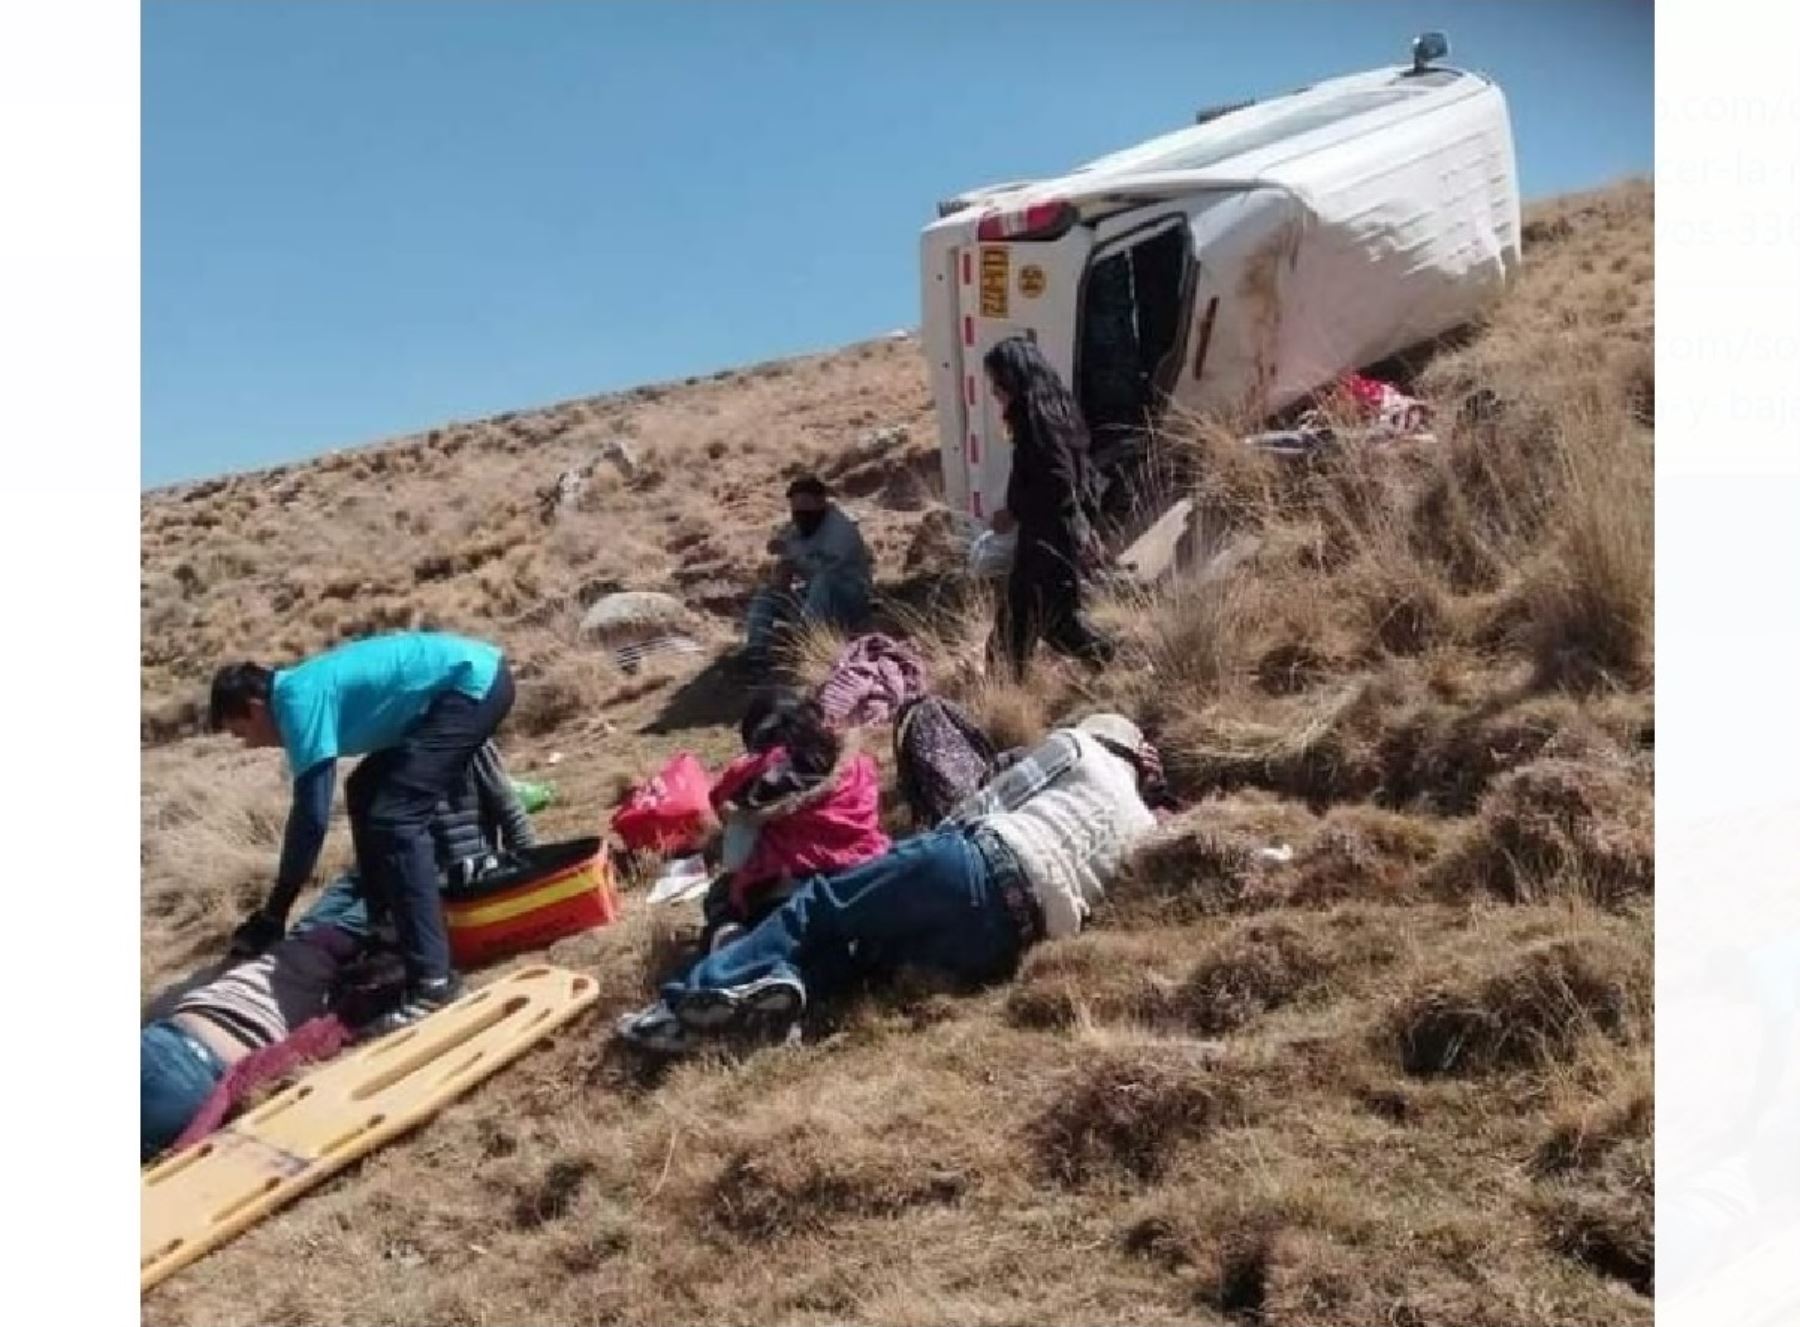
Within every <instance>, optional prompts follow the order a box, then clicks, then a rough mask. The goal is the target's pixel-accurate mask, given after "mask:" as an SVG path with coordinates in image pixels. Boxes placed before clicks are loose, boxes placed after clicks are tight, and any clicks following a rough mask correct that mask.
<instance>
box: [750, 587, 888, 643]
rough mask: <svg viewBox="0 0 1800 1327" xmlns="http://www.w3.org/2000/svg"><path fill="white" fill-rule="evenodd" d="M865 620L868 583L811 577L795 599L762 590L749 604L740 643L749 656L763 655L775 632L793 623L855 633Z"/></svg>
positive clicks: (773, 590) (867, 615) (793, 596)
mask: <svg viewBox="0 0 1800 1327" xmlns="http://www.w3.org/2000/svg"><path fill="white" fill-rule="evenodd" d="M868 617H869V583H868V582H867V581H865V580H863V579H862V578H861V577H858V576H848V575H835V576H834V575H832V574H830V573H829V572H827V573H822V574H820V575H818V576H814V577H813V578H812V580H810V581H808V582H807V584H806V588H805V589H804V590H803V591H802V592H801V593H800V594H798V595H794V594H791V593H789V592H787V591H784V590H775V589H770V588H769V587H767V586H765V587H763V588H762V589H760V590H758V591H757V592H756V594H755V595H754V597H752V598H751V600H750V609H749V612H748V614H747V615H746V617H745V621H744V642H745V644H746V645H747V646H748V647H749V649H750V652H751V653H752V654H766V653H768V650H769V647H770V646H771V645H772V644H774V636H775V629H776V628H777V627H779V626H782V625H784V624H787V623H792V622H795V621H796V620H797V621H799V622H802V623H806V622H817V623H819V624H821V625H823V626H828V627H836V628H837V629H838V630H840V631H855V630H856V629H857V628H858V627H860V626H862V624H863V623H864V622H866V621H867V620H868Z"/></svg>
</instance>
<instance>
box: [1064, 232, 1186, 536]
mask: <svg viewBox="0 0 1800 1327" xmlns="http://www.w3.org/2000/svg"><path fill="white" fill-rule="evenodd" d="M1114 225H1115V226H1118V227H1119V229H1118V231H1117V233H1115V234H1114V235H1112V236H1110V237H1106V238H1103V239H1102V240H1101V241H1100V242H1099V243H1097V244H1096V245H1095V247H1094V251H1093V254H1092V255H1091V257H1090V258H1089V260H1088V265H1087V270H1086V272H1085V273H1084V275H1083V278H1082V287H1081V296H1080V301H1081V302H1080V315H1079V319H1078V323H1077V329H1076V347H1075V380H1074V383H1073V384H1072V385H1073V386H1074V388H1075V395H1076V399H1077V400H1078V401H1079V403H1080V405H1081V413H1082V417H1083V419H1084V420H1085V421H1086V422H1087V426H1088V433H1089V436H1090V437H1091V438H1092V440H1093V448H1094V453H1093V454H1094V461H1095V464H1096V467H1097V468H1098V469H1099V471H1100V477H1101V481H1102V483H1103V485H1104V486H1105V492H1106V497H1105V499H1104V502H1103V506H1104V507H1105V509H1106V511H1107V513H1108V514H1109V515H1112V516H1115V517H1117V516H1122V515H1123V514H1124V512H1125V511H1126V509H1127V508H1128V507H1129V506H1130V503H1131V499H1132V497H1133V496H1134V490H1135V488H1136V481H1137V479H1138V478H1140V477H1141V473H1142V470H1143V464H1144V462H1145V461H1146V459H1147V454H1148V446H1147V440H1148V437H1149V433H1150V430H1151V429H1152V427H1153V426H1154V425H1155V423H1156V421H1157V418H1158V417H1159V415H1160V414H1161V411H1162V407H1163V405H1164V403H1165V402H1166V401H1167V400H1168V398H1169V396H1170V394H1171V393H1172V392H1173V391H1174V389H1175V386H1176V383H1177V380H1178V378H1179V376H1180V373H1181V366H1182V362H1183V357H1184V350H1185V346H1186V341H1187V334H1188V328H1189V325H1190V320H1191V310H1190V305H1191V302H1192V299H1193V288H1194V276H1195V273H1194V260H1193V250H1192V242H1191V239H1190V237H1189V229H1188V215H1187V212H1186V210H1185V209H1180V210H1158V211H1156V212H1154V213H1152V214H1150V215H1144V214H1143V213H1141V212H1140V213H1135V214H1133V215H1132V216H1131V217H1130V218H1126V219H1120V220H1119V221H1117V222H1115V223H1114Z"/></svg>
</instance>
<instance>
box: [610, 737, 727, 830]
mask: <svg viewBox="0 0 1800 1327" xmlns="http://www.w3.org/2000/svg"><path fill="white" fill-rule="evenodd" d="M711 793H712V779H711V778H710V777H708V775H707V773H706V767H705V766H704V765H702V764H701V763H700V761H699V760H698V759H697V758H696V757H695V756H694V755H693V754H692V753H691V752H687V751H683V752H682V753H681V754H680V755H678V756H676V757H675V758H674V759H673V760H671V761H670V762H669V763H668V764H667V765H665V766H663V768H662V772H661V773H660V774H658V775H657V776H656V777H655V778H653V779H651V780H650V781H649V782H648V783H646V784H644V785H643V786H642V787H641V788H638V789H636V790H635V791H633V792H632V794H631V796H629V797H627V798H626V799H625V804H624V805H623V806H621V807H620V808H619V809H618V810H617V811H615V812H614V813H613V818H612V828H613V833H615V834H617V835H618V836H619V839H620V841H621V842H622V843H624V845H625V846H626V847H627V848H630V849H631V850H632V851H634V852H656V853H663V854H665V855H667V854H671V853H684V852H692V851H693V850H694V849H696V848H698V847H699V846H700V844H701V842H702V841H703V840H704V839H705V837H706V827H707V822H708V821H709V820H710V819H711V817H712V797H711Z"/></svg>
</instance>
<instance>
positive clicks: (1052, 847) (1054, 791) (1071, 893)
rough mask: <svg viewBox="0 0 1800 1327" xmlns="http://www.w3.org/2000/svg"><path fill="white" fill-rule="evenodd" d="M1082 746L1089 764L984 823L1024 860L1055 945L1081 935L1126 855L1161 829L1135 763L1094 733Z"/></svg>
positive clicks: (1081, 738)
mask: <svg viewBox="0 0 1800 1327" xmlns="http://www.w3.org/2000/svg"><path fill="white" fill-rule="evenodd" d="M1075 739H1076V742H1077V744H1078V745H1079V746H1080V748H1081V759H1080V760H1079V761H1077V762H1076V764H1075V765H1074V766H1073V767H1072V768H1071V769H1069V770H1068V771H1067V772H1066V773H1064V774H1063V776H1062V777H1061V778H1059V779H1058V780H1057V781H1056V782H1055V783H1052V784H1051V785H1050V786H1049V787H1047V788H1044V789H1043V790H1041V791H1040V792H1038V793H1037V794H1036V795H1034V796H1033V797H1032V798H1031V799H1030V800H1029V801H1027V802H1026V803H1025V804H1024V805H1023V806H1021V807H1019V808H1018V809H1017V810H1015V811H1003V812H998V813H996V814H994V815H990V816H986V817H984V818H983V819H982V821H981V823H982V824H984V825H986V826H988V827H989V828H991V829H992V830H993V831H994V832H995V833H996V834H998V835H999V836H1000V838H1001V840H1002V841H1004V842H1005V844H1006V845H1007V846H1008V847H1009V848H1011V849H1012V850H1013V852H1014V853H1015V854H1017V856H1018V858H1019V864H1020V866H1022V867H1023V868H1024V870H1025V875H1026V878H1027V879H1028V880H1030V882H1031V886H1032V889H1033V890H1034V891H1035V892H1036V894H1037V900H1038V904H1039V906H1041V907H1042V908H1043V910H1044V933H1045V936H1046V938H1048V939H1052V940H1054V939H1057V938H1059V937H1061V936H1065V935H1073V934H1075V932H1077V931H1079V930H1080V929H1081V926H1082V923H1083V922H1084V921H1086V919H1087V916H1088V914H1089V913H1090V912H1091V911H1093V907H1094V905H1095V904H1096V903H1098V902H1099V901H1100V898H1101V896H1102V895H1103V894H1104V893H1105V891H1106V886H1107V884H1109V883H1110V882H1111V881H1112V879H1113V877H1114V876H1115V875H1116V874H1117V873H1118V870H1119V867H1120V866H1121V865H1122V864H1123V862H1124V860H1125V857H1126V854H1127V853H1128V852H1130V850H1131V849H1132V848H1133V847H1134V846H1136V844H1137V843H1138V841H1139V840H1141V839H1142V838H1143V837H1144V836H1145V835H1146V834H1148V833H1149V832H1150V831H1151V830H1153V829H1155V828H1156V817H1155V816H1153V815H1152V814H1151V813H1150V808H1149V807H1147V806H1145V805H1144V799H1143V798H1142V797H1141V796H1140V795H1139V794H1138V786H1137V773H1136V771H1135V770H1133V769H1132V767H1131V766H1130V764H1128V763H1127V762H1126V761H1124V760H1122V759H1120V758H1119V757H1118V756H1115V755H1114V754H1113V753H1112V752H1110V751H1108V750H1107V749H1106V748H1105V747H1103V746H1101V745H1100V744H1099V743H1098V742H1096V741H1095V740H1094V739H1093V738H1091V737H1089V736H1088V735H1087V734H1086V733H1082V732H1077V733H1076V734H1075Z"/></svg>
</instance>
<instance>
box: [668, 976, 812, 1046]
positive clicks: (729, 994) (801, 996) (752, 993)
mask: <svg viewBox="0 0 1800 1327" xmlns="http://www.w3.org/2000/svg"><path fill="white" fill-rule="evenodd" d="M673 1008H674V1011H675V1017H677V1018H679V1019H680V1020H681V1021H682V1022H683V1023H685V1024H686V1025H687V1026H688V1027H689V1028H692V1029H693V1030H695V1031H697V1032H714V1031H718V1030H720V1029H723V1028H728V1027H734V1026H742V1025H743V1023H744V1022H745V1021H746V1020H747V1019H752V1018H754V1019H757V1020H764V1021H767V1022H771V1023H786V1022H792V1021H793V1020H794V1019H796V1018H798V1017H800V1014H801V1011H802V1010H804V1009H805V1008H806V987H805V986H803V985H801V983H800V980H799V978H797V977H785V976H782V975H780V974H778V973H777V974H771V975H769V976H767V977H758V978H757V979H756V980H755V981H747V982H745V983H743V984H742V985H741V986H722V987H718V988H716V989H700V990H692V991H684V992H682V993H681V995H679V996H678V997H676V1000H675V1002H674V1006H673Z"/></svg>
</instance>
